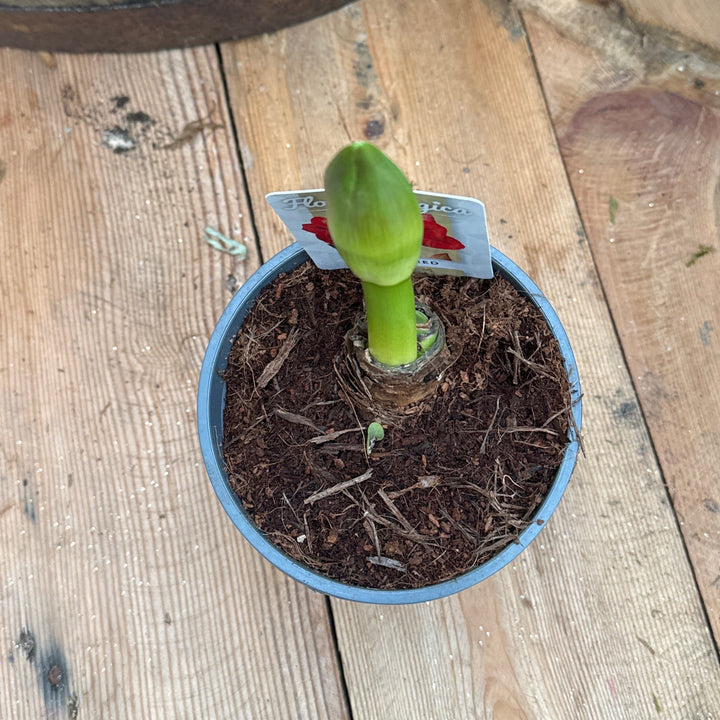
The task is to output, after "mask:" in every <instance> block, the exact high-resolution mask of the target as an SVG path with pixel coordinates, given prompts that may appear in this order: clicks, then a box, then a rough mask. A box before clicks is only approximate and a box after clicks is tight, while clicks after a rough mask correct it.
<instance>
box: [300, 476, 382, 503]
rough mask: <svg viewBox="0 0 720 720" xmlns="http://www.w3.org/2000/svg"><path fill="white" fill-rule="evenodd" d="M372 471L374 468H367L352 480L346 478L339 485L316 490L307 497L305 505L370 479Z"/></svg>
mask: <svg viewBox="0 0 720 720" xmlns="http://www.w3.org/2000/svg"><path fill="white" fill-rule="evenodd" d="M372 473H373V471H372V469H370V470H367V471H366V472H364V473H363V474H362V475H358V476H357V477H354V478H352V479H350V480H345V481H343V482H341V483H338V484H337V485H333V486H332V487H330V488H327V490H321V491H320V492H316V493H314V494H313V495H311V496H310V497H308V498H305V500H304V503H305V505H311V504H312V503H315V502H317V501H318V500H322V499H323V498H326V497H330V495H335V494H336V493H339V492H342V491H343V490H347V489H348V488H351V487H353V486H354V485H358V484H360V483H361V482H363V481H364V480H368V479H369V478H371V477H372Z"/></svg>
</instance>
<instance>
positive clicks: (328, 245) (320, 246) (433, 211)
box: [265, 190, 493, 278]
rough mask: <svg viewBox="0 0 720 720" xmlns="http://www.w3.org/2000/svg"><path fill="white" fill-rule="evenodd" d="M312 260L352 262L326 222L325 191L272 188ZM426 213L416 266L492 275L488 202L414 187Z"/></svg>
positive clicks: (273, 200)
mask: <svg viewBox="0 0 720 720" xmlns="http://www.w3.org/2000/svg"><path fill="white" fill-rule="evenodd" d="M265 197H266V199H267V201H268V203H270V206H271V207H272V208H273V210H275V212H276V213H277V214H278V215H279V217H280V219H281V220H282V221H283V222H284V223H285V225H287V228H288V230H290V232H291V233H292V235H293V237H294V238H295V240H297V242H298V243H300V245H302V247H303V249H304V250H305V251H306V252H307V254H308V255H309V256H310V258H311V259H312V261H313V262H314V263H315V264H316V265H317V266H318V267H319V268H320V269H321V270H339V269H340V268H346V267H347V265H346V264H345V262H344V261H343V259H342V258H341V257H340V254H339V253H338V251H337V250H336V249H335V247H334V246H333V243H332V238H331V237H330V231H329V230H328V225H327V203H326V201H325V191H324V190H296V191H289V192H272V193H269V194H268V195H266V196H265ZM415 197H416V198H417V201H418V206H419V207H420V212H421V213H422V217H423V243H422V250H421V252H420V259H419V260H418V265H417V270H418V271H420V272H427V273H433V274H437V275H468V276H470V277H477V278H491V277H492V276H493V271H492V262H491V259H490V241H489V239H488V233H487V221H486V217H485V205H483V203H482V202H480V200H476V199H475V198H469V197H460V196H457V195H441V194H438V193H429V192H422V191H420V190H416V191H415Z"/></svg>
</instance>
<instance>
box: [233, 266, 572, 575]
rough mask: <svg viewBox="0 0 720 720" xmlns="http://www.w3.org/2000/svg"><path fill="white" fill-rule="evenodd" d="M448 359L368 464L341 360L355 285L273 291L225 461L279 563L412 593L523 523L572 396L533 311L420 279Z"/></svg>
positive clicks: (558, 453)
mask: <svg viewBox="0 0 720 720" xmlns="http://www.w3.org/2000/svg"><path fill="white" fill-rule="evenodd" d="M415 293H416V297H417V298H418V299H419V300H421V301H422V302H424V303H425V304H427V305H429V306H430V307H431V308H432V309H433V310H435V312H437V313H438V314H439V315H440V316H441V318H442V319H443V321H444V323H445V328H446V333H447V344H448V348H449V349H450V352H451V356H452V364H451V366H450V367H449V368H448V369H447V370H446V372H445V374H444V377H443V380H442V382H441V384H440V386H439V388H438V391H437V394H436V395H435V396H434V398H432V400H431V401H429V402H427V408H426V410H425V411H424V412H421V413H419V414H410V415H407V416H404V417H403V418H402V419H401V420H400V421H399V422H398V424H397V425H395V426H389V427H386V429H385V437H384V438H383V439H382V440H380V441H378V442H377V443H376V445H375V447H374V448H373V450H372V452H371V453H370V455H368V454H367V452H366V444H365V437H366V430H367V427H368V423H369V422H370V421H371V420H372V418H362V417H360V415H359V410H358V409H357V408H355V407H353V406H352V405H351V404H350V403H349V401H348V399H347V396H346V395H344V393H343V389H342V384H341V383H339V382H338V377H337V376H336V371H335V369H334V362H333V361H334V359H335V357H336V356H338V354H340V353H343V352H344V351H345V346H344V335H345V333H346V332H347V331H348V330H349V329H350V327H351V326H352V325H353V322H354V320H355V319H356V317H357V315H358V314H359V313H360V312H361V311H362V294H361V290H360V286H359V283H358V281H357V280H356V279H355V278H354V277H353V276H352V275H351V274H350V273H349V272H347V271H333V272H326V271H321V270H318V269H317V268H315V267H314V266H313V265H311V264H310V263H306V264H304V265H302V266H301V267H300V268H298V269H297V270H294V271H292V272H290V273H287V274H283V275H281V276H280V277H278V278H277V280H275V281H274V282H273V283H272V284H270V285H269V286H268V287H267V288H265V290H264V291H263V293H262V294H261V296H260V297H259V299H258V300H257V302H256V304H255V305H254V307H253V309H252V310H251V312H250V314H249V315H248V317H247V319H246V320H245V321H244V323H243V325H242V328H241V330H240V333H239V335H238V337H237V339H236V341H235V344H234V346H233V348H232V351H231V353H230V358H229V364H228V368H227V371H226V373H225V380H226V382H227V396H226V397H227V399H226V407H225V416H224V428H225V437H224V452H225V461H226V466H227V470H228V474H229V477H230V480H231V483H232V486H233V488H234V489H235V491H236V493H237V494H238V495H239V496H240V498H241V499H242V502H243V505H244V507H245V508H246V509H247V511H248V512H249V513H250V514H251V516H252V517H253V518H254V521H255V523H256V524H257V525H258V527H259V528H260V529H261V530H263V531H264V532H265V533H266V534H267V536H268V537H269V539H271V540H272V541H273V542H274V543H275V544H276V545H278V546H279V547H280V548H282V550H284V551H285V552H286V553H287V554H288V555H290V556H292V557H293V558H295V559H297V560H299V561H301V562H303V563H305V564H306V565H308V566H309V567H311V568H313V569H315V570H317V571H319V572H321V573H323V574H326V575H328V576H330V577H332V578H336V579H338V580H341V581H344V582H346V583H349V584H352V585H358V586H363V587H374V588H383V589H389V588H415V587H421V586H425V585H431V584H434V583H437V582H440V581H442V580H447V579H450V578H453V577H455V576H457V575H460V574H462V573H464V572H466V571H468V570H471V569H472V568H474V567H476V566H478V565H480V564H481V563H483V562H485V561H486V560H488V559H490V558H491V557H492V556H493V555H495V554H497V552H499V551H500V550H501V549H502V548H503V547H505V546H507V545H508V544H509V543H512V542H513V541H515V540H516V538H517V536H518V534H519V533H520V532H521V531H522V530H523V529H524V528H526V527H527V526H528V524H529V523H530V522H532V517H533V515H534V513H535V511H536V509H537V507H538V505H539V504H540V503H541V502H542V500H543V499H544V497H545V495H546V493H547V491H548V488H549V486H550V484H551V483H552V480H553V478H554V475H555V473H556V471H557V468H558V466H559V465H560V462H561V460H562V456H563V451H564V449H565V446H566V445H567V439H566V436H567V429H568V422H569V415H570V404H571V401H570V392H569V387H568V381H567V374H566V372H565V369H564V366H563V363H562V357H561V355H560V351H559V348H558V345H557V342H556V340H555V339H554V338H553V336H552V334H551V333H550V330H549V328H548V327H547V324H546V323H545V321H544V319H543V317H542V315H541V313H540V312H539V310H538V309H537V308H536V307H535V306H534V305H532V304H531V303H530V302H528V301H526V300H525V299H524V298H522V297H521V296H520V295H519V294H518V293H517V291H516V290H515V289H514V288H513V287H512V286H511V285H510V284H509V283H508V282H507V281H506V280H504V279H501V278H495V279H493V280H477V279H473V278H466V277H447V276H444V277H438V276H420V277H418V278H416V279H415Z"/></svg>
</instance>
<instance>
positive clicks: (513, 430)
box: [502, 427, 557, 437]
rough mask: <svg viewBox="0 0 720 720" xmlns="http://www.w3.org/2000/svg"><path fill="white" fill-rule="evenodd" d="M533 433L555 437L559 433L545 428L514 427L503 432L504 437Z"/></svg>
mask: <svg viewBox="0 0 720 720" xmlns="http://www.w3.org/2000/svg"><path fill="white" fill-rule="evenodd" d="M516 432H519V433H533V432H539V433H545V434H546V435H555V436H556V437H557V433H556V432H555V431H554V430H550V429H549V428H545V427H513V428H505V430H503V431H502V434H503V435H507V434H508V433H516Z"/></svg>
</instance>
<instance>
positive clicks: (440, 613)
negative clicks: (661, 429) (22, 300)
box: [223, 0, 720, 720]
mask: <svg viewBox="0 0 720 720" xmlns="http://www.w3.org/2000/svg"><path fill="white" fill-rule="evenodd" d="M223 57H224V60H225V68H226V70H227V79H228V86H229V91H230V97H231V101H232V108H233V111H234V113H235V117H236V121H237V124H238V132H239V136H240V143H241V148H242V153H243V157H244V160H245V164H246V168H247V177H248V182H249V190H250V194H251V200H252V203H253V207H254V211H255V217H256V218H257V226H258V228H259V232H260V241H261V246H262V248H263V252H264V254H265V255H266V256H269V255H271V254H272V253H273V252H275V251H276V250H277V248H278V247H280V246H282V245H283V244H284V243H286V242H287V241H288V238H287V235H286V234H285V233H284V231H283V230H282V229H281V228H280V226H279V224H278V222H277V221H276V219H275V218H274V217H273V215H272V212H271V211H270V210H269V208H267V207H266V206H265V204H264V201H263V195H264V194H265V193H266V192H268V191H270V190H277V189H283V188H285V189H290V188H293V189H297V188H299V187H303V186H305V187H314V186H317V185H318V184H319V183H320V181H321V176H322V168H323V167H324V164H325V163H326V162H327V159H328V158H329V157H330V156H331V155H332V154H333V153H334V152H335V151H336V150H337V149H338V147H340V145H342V144H344V143H345V142H346V141H347V140H348V139H349V138H352V139H356V138H361V137H363V136H364V137H371V138H372V139H373V140H374V141H375V142H376V143H377V144H378V145H380V147H382V148H383V149H384V150H386V151H387V152H388V153H389V154H390V155H391V156H392V157H393V158H394V159H395V160H396V161H397V162H398V163H399V164H400V165H401V166H402V167H403V168H404V169H405V170H406V171H407V172H408V174H409V176H410V178H411V180H412V181H413V182H414V183H415V185H416V186H418V187H420V188H423V189H428V190H439V191H446V192H449V193H457V194H467V195H472V196H476V197H480V198H482V199H483V200H484V201H485V202H486V203H487V207H488V212H489V224H490V233H491V237H492V238H493V243H494V244H495V245H497V246H498V247H499V248H500V249H501V250H503V251H504V252H506V253H508V254H509V255H510V256H511V257H513V259H515V260H516V261H517V262H518V263H519V264H520V265H521V266H522V267H524V268H525V269H526V270H527V271H528V272H529V273H530V275H531V276H532V277H534V278H535V279H536V280H537V281H538V283H539V284H540V286H541V287H542V288H543V290H544V291H545V293H546V294H547V295H548V296H549V298H550V299H551V301H552V302H553V303H554V305H555V307H556V309H557V310H558V312H559V314H560V317H561V318H562V320H563V322H564V324H565V326H566V328H567V329H568V332H569V335H570V338H571V341H572V343H573V346H574V349H575V352H576V355H577V358H578V364H579V367H580V372H581V377H582V380H583V383H584V387H585V392H586V395H585V406H584V410H585V436H586V446H587V457H586V458H584V459H583V460H582V461H581V462H580V465H579V467H578V470H577V472H576V475H575V476H574V479H573V481H572V483H571V486H570V488H569V490H568V492H567V494H566V497H565V498H564V500H563V503H562V504H561V507H560V509H559V510H558V512H557V513H556V515H555V517H554V518H553V520H552V521H551V523H550V525H549V527H548V528H547V529H546V530H545V531H544V532H543V534H542V535H541V537H540V538H539V539H538V541H536V543H535V544H534V545H533V546H532V547H531V548H530V549H529V550H528V551H527V552H525V553H524V554H523V555H522V556H521V558H520V559H519V560H518V561H517V562H515V563H514V564H513V565H512V566H510V567H508V568H506V569H505V570H504V571H502V572H501V573H499V574H498V575H497V576H496V578H495V579H494V580H492V581H490V582H488V583H486V584H484V585H481V586H480V587H478V588H475V589H472V590H469V591H467V592H465V593H463V594H461V595H460V596H457V597H454V598H451V599H448V600H446V601H443V602H438V603H433V604H427V605H422V606H417V607H394V608H393V607H390V608H388V607H386V608H372V607H366V606H361V605H355V604H351V603H345V602H334V609H335V618H336V622H337V631H338V641H339V645H340V651H341V655H342V659H343V664H344V668H345V677H346V680H347V684H348V689H349V694H350V700H351V703H352V708H353V717H355V718H376V717H383V716H384V717H393V718H418V717H423V718H425V717H427V718H430V717H443V718H444V717H454V718H476V717H477V718H479V717H496V718H538V719H539V718H568V719H570V718H572V719H573V720H575V719H577V718H599V717H602V718H618V719H619V718H627V717H632V718H653V717H656V716H657V713H658V712H659V711H662V712H665V713H667V714H668V716H669V717H670V716H673V717H693V716H697V717H708V716H709V715H710V713H711V712H712V711H713V709H715V708H717V707H720V668H719V666H718V660H717V656H716V654H715V651H714V646H713V643H712V639H711V636H710V634H709V631H708V628H707V625H706V622H705V619H704V616H703V608H702V605H701V602H700V599H699V597H698V593H697V589H696V587H695V585H694V581H693V575H692V572H691V568H690V566H689V564H688V561H687V558H686V555H685V550H684V547H683V543H682V540H681V537H680V535H679V532H678V528H677V525H676V518H675V516H674V515H673V512H672V509H671V508H670V507H669V504H668V501H667V495H666V492H665V488H664V485H663V481H662V477H661V475H660V472H659V469H658V465H657V462H656V460H655V457H654V455H653V450H652V446H651V443H650V438H649V436H648V433H647V428H646V426H645V424H644V422H643V418H642V414H641V412H640V410H639V407H638V404H637V401H636V399H635V394H634V390H633V386H632V383H631V380H630V377H629V375H628V371H627V368H626V366H625V364H624V361H623V356H622V352H621V349H620V347H619V345H618V342H617V338H616V336H615V333H614V329H613V326H612V323H611V320H610V317H609V315H608V312H607V307H606V304H605V301H604V298H603V294H602V290H601V287H600V284H599V282H598V278H597V276H596V274H595V269H594V266H593V260H592V257H591V254H590V248H589V246H588V243H587V241H586V237H585V234H584V231H583V228H582V225H581V223H580V219H579V217H578V215H577V211H576V208H575V204H574V199H573V196H572V193H571V191H570V187H569V185H568V182H567V177H566V173H565V168H564V166H563V164H562V160H561V157H560V153H559V151H558V148H557V144H556V141H555V136H554V131H553V128H552V125H551V123H550V120H549V117H548V114H547V109H546V105H545V102H544V98H543V95H542V92H541V89H540V87H539V85H538V82H537V78H536V75H535V67H534V64H533V58H532V57H531V56H530V54H529V52H528V46H527V44H526V43H525V42H524V34H523V29H522V26H521V24H520V22H519V20H518V18H517V16H516V15H514V13H513V12H512V9H510V10H508V8H507V6H506V5H505V4H499V3H487V4H486V3H476V2H467V1H466V0H448V1H446V2H443V3H435V2H429V1H428V2H423V3H422V4H421V6H420V4H418V3H416V2H415V3H411V2H403V1H398V2H394V3H392V4H389V3H383V2H380V1H379V0H367V1H366V2H362V3H358V4H356V5H353V6H350V7H348V8H346V9H344V10H343V11H340V12H337V13H334V14H333V15H331V16H329V17H328V18H325V19H323V20H322V21H319V22H318V21H315V22H313V23H309V24H306V25H305V26H302V27H300V28H294V29H292V30H289V31H285V32H282V33H279V34H277V35H274V36H272V37H265V38H258V39H255V40H253V41H249V42H243V43H240V44H234V45H228V46H225V47H224V48H223ZM379 127H382V132H378V129H379ZM658 708H660V710H658Z"/></svg>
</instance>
